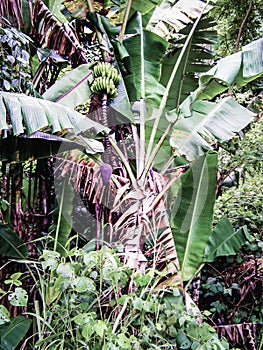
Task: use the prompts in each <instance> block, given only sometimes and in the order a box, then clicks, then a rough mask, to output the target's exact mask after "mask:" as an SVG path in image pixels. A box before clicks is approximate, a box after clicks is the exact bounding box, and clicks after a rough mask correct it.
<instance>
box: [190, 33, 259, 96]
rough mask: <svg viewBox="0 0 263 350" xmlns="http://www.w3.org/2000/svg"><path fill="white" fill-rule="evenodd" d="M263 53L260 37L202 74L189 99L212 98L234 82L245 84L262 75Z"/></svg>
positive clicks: (240, 84)
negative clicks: (197, 86) (196, 87)
mask: <svg viewBox="0 0 263 350" xmlns="http://www.w3.org/2000/svg"><path fill="white" fill-rule="evenodd" d="M262 54H263V39H258V40H255V41H253V42H251V43H250V44H248V45H246V46H244V47H243V48H242V51H239V52H237V53H234V54H232V55H229V56H227V57H224V58H222V59H221V60H219V61H218V63H217V65H216V66H215V67H213V68H212V69H211V70H210V71H208V72H207V73H205V74H202V75H201V76H200V80H199V85H200V86H199V88H198V89H197V90H196V91H195V92H194V94H193V96H192V98H190V99H189V100H190V103H191V102H192V101H193V100H203V99H211V98H213V97H214V96H217V95H218V94H220V93H221V92H223V91H225V90H227V89H229V88H231V85H232V84H233V83H237V84H238V85H239V86H243V85H246V84H247V83H248V82H250V81H252V80H254V79H256V78H257V77H259V76H261V75H262V73H263V60H262ZM191 100H192V101H191Z"/></svg>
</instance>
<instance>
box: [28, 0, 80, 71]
mask: <svg viewBox="0 0 263 350" xmlns="http://www.w3.org/2000/svg"><path fill="white" fill-rule="evenodd" d="M31 23H32V28H31V36H32V37H33V38H34V39H35V41H36V42H38V43H40V44H42V43H43V42H45V46H46V47H47V48H49V49H52V50H55V51H56V52H57V53H58V54H59V55H61V56H67V57H68V59H69V60H70V62H71V64H72V65H73V66H77V65H79V64H81V63H87V59H86V57H85V54H84V52H83V49H82V47H81V45H80V42H79V40H78V38H77V36H76V34H75V32H74V30H73V29H72V28H71V27H70V26H69V25H67V24H65V25H63V24H61V23H60V22H59V21H58V20H57V18H56V17H55V16H54V14H53V13H52V12H51V11H50V9H49V8H48V7H47V6H46V5H45V4H44V2H43V1H42V0H36V1H35V2H34V7H33V13H32V18H31Z"/></svg>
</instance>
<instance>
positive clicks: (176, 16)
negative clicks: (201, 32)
mask: <svg viewBox="0 0 263 350" xmlns="http://www.w3.org/2000/svg"><path fill="white" fill-rule="evenodd" d="M212 2H216V0H215V1H211V2H210V4H209V5H208V4H207V2H206V1H202V0H191V1H189V0H179V1H176V3H175V4H174V1H170V0H164V1H162V2H161V5H160V6H157V7H156V8H155V10H154V12H153V14H152V17H151V19H150V21H149V23H148V26H147V29H149V30H151V31H153V32H154V33H156V34H158V35H159V36H161V37H165V36H167V35H170V32H174V31H175V32H179V31H181V30H182V29H184V28H185V27H186V26H187V25H189V23H192V22H193V21H195V20H196V19H197V18H198V17H199V15H200V12H204V13H207V12H208V11H210V10H211V8H212V5H211V3H212ZM171 28H172V30H171Z"/></svg>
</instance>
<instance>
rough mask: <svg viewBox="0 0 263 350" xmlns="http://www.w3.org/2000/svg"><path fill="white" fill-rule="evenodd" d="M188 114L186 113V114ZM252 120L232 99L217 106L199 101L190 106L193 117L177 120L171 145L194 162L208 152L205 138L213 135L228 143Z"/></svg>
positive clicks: (227, 99)
mask: <svg viewBox="0 0 263 350" xmlns="http://www.w3.org/2000/svg"><path fill="white" fill-rule="evenodd" d="M185 114H188V111H187V110H186V111H185ZM254 116H255V114H254V113H252V112H250V111H249V110H248V109H246V108H244V107H242V106H241V105H239V104H238V103H237V102H236V101H235V100H234V99H233V98H232V97H226V98H224V99H222V100H219V102H207V101H199V102H196V103H194V104H193V111H192V116H191V117H189V118H182V119H180V120H179V121H178V122H177V123H176V124H175V127H174V130H173V134H172V136H171V145H172V146H173V147H175V148H176V152H177V153H178V154H183V155H185V156H186V157H187V159H188V160H193V159H195V158H197V157H199V156H201V155H203V154H204V152H205V150H207V149H209V148H211V146H210V145H209V143H208V142H207V141H206V139H205V137H206V136H207V135H210V136H211V135H213V136H214V137H215V138H217V139H218V140H220V141H221V142H223V141H227V140H229V139H231V138H232V137H233V136H234V135H235V133H237V132H238V131H240V130H241V129H243V128H244V127H245V126H246V125H247V124H248V123H249V122H250V121H251V120H252V118H253V117H254Z"/></svg>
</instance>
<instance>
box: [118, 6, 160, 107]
mask: <svg viewBox="0 0 263 350" xmlns="http://www.w3.org/2000/svg"><path fill="white" fill-rule="evenodd" d="M123 44H124V46H125V48H126V50H127V52H128V54H129V56H128V57H124V59H123V63H124V66H125V69H126V71H127V73H126V75H125V77H124V81H125V85H126V88H127V91H128V94H129V98H130V101H131V102H134V101H136V100H139V99H141V98H147V101H149V103H151V104H155V105H156V104H157V105H158V104H159V102H160V100H161V97H162V95H163V92H164V87H163V86H162V85H161V84H160V83H159V81H158V80H159V78H160V74H161V68H160V62H161V59H162V57H163V55H164V53H165V51H166V48H167V43H166V42H165V41H164V40H163V39H161V38H160V37H159V36H158V35H156V34H154V33H151V32H149V31H147V30H145V29H143V23H142V16H141V14H140V13H138V12H137V13H135V14H134V16H133V17H132V18H131V19H130V20H129V22H128V25H127V28H126V34H125V39H124V41H123Z"/></svg>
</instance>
